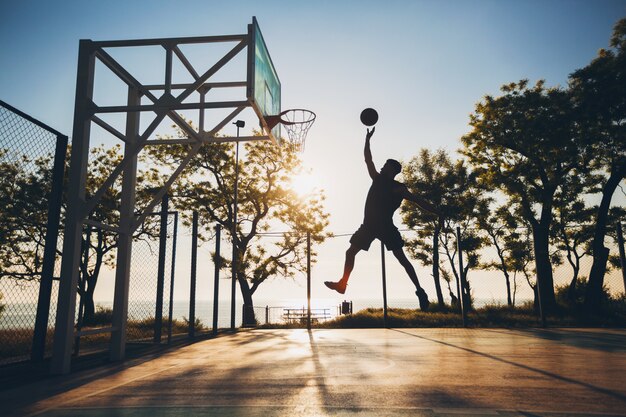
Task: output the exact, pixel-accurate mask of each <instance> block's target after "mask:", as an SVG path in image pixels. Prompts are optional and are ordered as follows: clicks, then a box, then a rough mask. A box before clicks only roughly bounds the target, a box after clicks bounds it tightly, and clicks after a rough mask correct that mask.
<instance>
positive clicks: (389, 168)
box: [380, 159, 402, 178]
mask: <svg viewBox="0 0 626 417" xmlns="http://www.w3.org/2000/svg"><path fill="white" fill-rule="evenodd" d="M400 171H402V165H400V162H398V161H396V160H395V159H387V162H385V165H383V167H382V168H381V170H380V173H381V174H382V175H385V176H387V177H389V178H394V177H395V176H396V175H398V174H399V173H400Z"/></svg>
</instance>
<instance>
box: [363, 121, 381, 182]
mask: <svg viewBox="0 0 626 417" xmlns="http://www.w3.org/2000/svg"><path fill="white" fill-rule="evenodd" d="M375 131H376V128H375V127H373V128H372V130H369V129H367V135H365V150H364V151H363V153H364V154H365V165H367V172H368V173H369V174H370V177H371V178H372V179H374V178H376V177H377V176H378V172H376V167H375V166H374V160H373V159H372V150H371V149H370V138H371V137H372V135H373V134H374V132H375Z"/></svg>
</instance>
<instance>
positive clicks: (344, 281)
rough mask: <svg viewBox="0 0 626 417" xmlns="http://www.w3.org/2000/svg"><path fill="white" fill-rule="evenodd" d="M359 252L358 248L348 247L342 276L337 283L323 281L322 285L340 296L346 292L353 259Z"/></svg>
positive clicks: (352, 267)
mask: <svg viewBox="0 0 626 417" xmlns="http://www.w3.org/2000/svg"><path fill="white" fill-rule="evenodd" d="M360 251H361V249H360V248H358V247H356V246H355V245H350V247H349V248H348V250H347V251H346V260H345V263H344V265H343V276H342V277H341V279H340V280H339V281H337V282H332V281H325V282H324V284H325V285H326V286H327V287H328V288H330V289H331V290H335V291H337V292H338V293H340V294H343V293H344V292H346V286H347V285H348V280H349V279H350V274H351V273H352V270H353V269H354V258H355V257H356V254H357V253H359V252H360Z"/></svg>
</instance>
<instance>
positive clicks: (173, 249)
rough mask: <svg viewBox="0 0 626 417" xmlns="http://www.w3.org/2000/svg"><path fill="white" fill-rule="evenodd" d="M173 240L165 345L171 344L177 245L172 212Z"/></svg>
mask: <svg viewBox="0 0 626 417" xmlns="http://www.w3.org/2000/svg"><path fill="white" fill-rule="evenodd" d="M173 233H174V238H173V241H172V270H171V273H170V311H169V314H168V321H169V323H168V325H167V344H168V345H169V344H170V343H172V321H173V315H174V312H173V309H174V276H175V275H176V244H177V243H178V212H177V211H175V212H174V232H173Z"/></svg>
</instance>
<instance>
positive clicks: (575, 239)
mask: <svg viewBox="0 0 626 417" xmlns="http://www.w3.org/2000/svg"><path fill="white" fill-rule="evenodd" d="M594 182H595V181H593V182H592V183H591V184H589V185H585V184H584V183H583V181H581V177H579V176H571V177H570V178H569V179H568V181H567V182H566V183H565V184H563V185H562V186H561V188H560V190H559V192H557V194H556V196H555V204H554V207H555V219H554V226H553V228H552V238H553V241H554V243H555V245H556V247H557V249H558V250H559V251H560V252H564V253H565V258H566V259H567V262H568V263H569V265H570V266H571V267H572V272H573V274H572V279H571V280H570V284H569V289H568V291H567V296H568V299H569V300H570V301H572V302H573V301H575V299H576V285H577V284H578V282H579V274H580V260H581V259H582V258H583V257H584V256H587V255H589V254H590V252H591V246H590V242H591V238H592V237H593V225H592V224H591V221H592V217H593V211H594V208H590V207H586V205H585V202H584V201H583V200H582V198H581V197H580V196H581V195H582V194H583V193H584V192H585V190H586V189H587V190H588V189H590V187H593V183H594Z"/></svg>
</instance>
